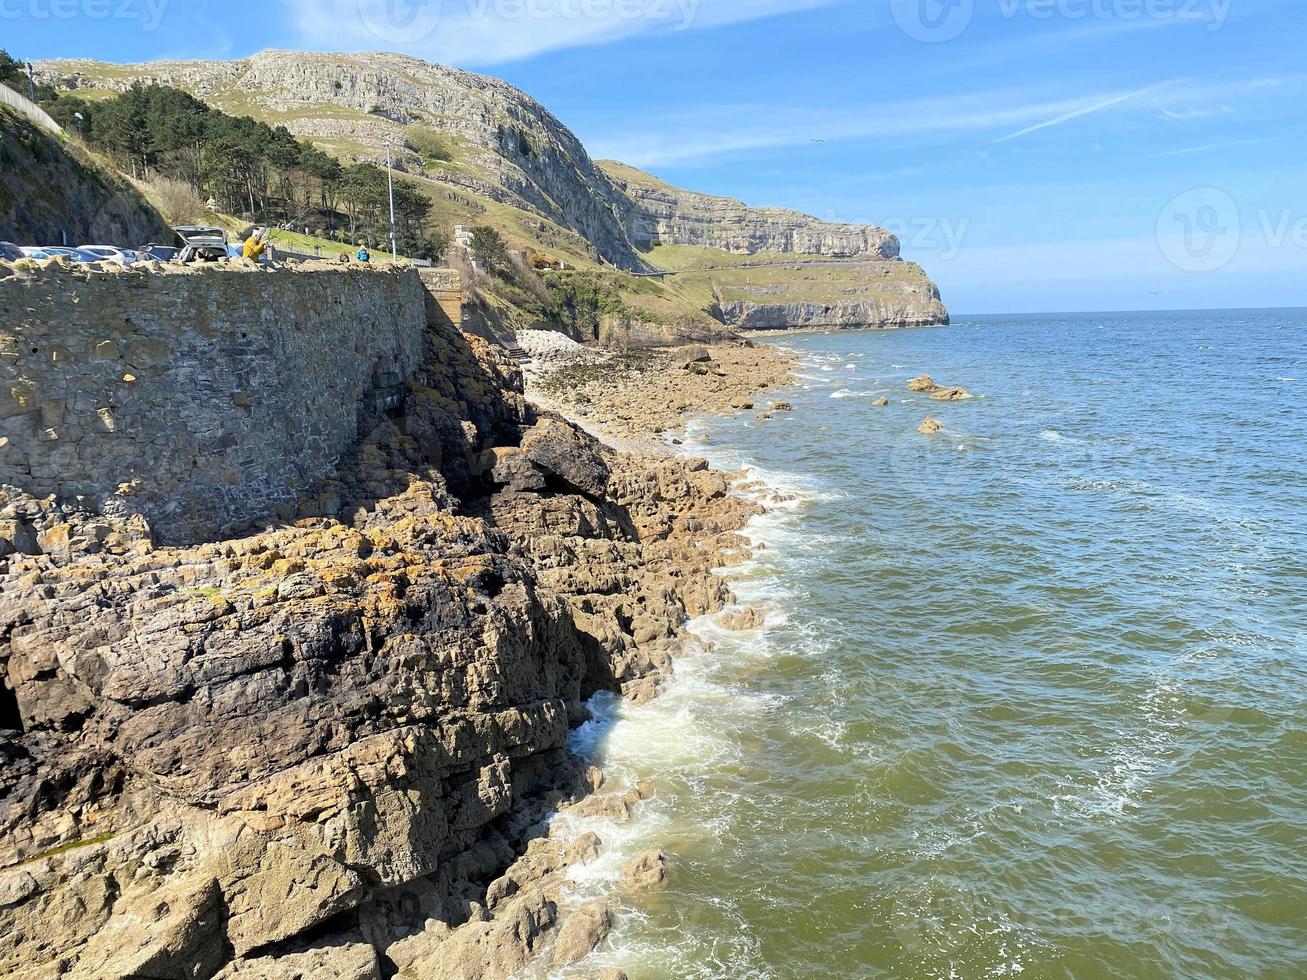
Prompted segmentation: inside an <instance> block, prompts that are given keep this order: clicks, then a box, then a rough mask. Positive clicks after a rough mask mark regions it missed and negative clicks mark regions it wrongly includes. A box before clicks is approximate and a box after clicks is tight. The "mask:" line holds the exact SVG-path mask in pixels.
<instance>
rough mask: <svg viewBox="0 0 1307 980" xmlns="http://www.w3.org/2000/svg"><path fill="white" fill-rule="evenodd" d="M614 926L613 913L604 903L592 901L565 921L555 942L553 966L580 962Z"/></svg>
mask: <svg viewBox="0 0 1307 980" xmlns="http://www.w3.org/2000/svg"><path fill="white" fill-rule="evenodd" d="M612 928H613V914H612V912H611V911H610V910H609V909H608V906H606V905H604V904H603V903H601V902H591V903H590V904H589V905H584V906H582V907H581V908H579V909H577V910H576V911H575V912H573V913H572V914H571V915H569V916H568V917H567V918H565V919H564V920H563V924H562V926H561V927H560V928H559V930H558V939H557V941H556V942H555V943H554V966H571V965H572V964H573V963H579V962H581V960H583V959H585V958H586V957H587V956H589V955H590V953H591V952H592V951H593V950H594V948H595V947H596V946H598V945H599V944H600V943H601V942H603V941H604V937H606V936H607V935H608V933H609V932H610V931H611V930H612Z"/></svg>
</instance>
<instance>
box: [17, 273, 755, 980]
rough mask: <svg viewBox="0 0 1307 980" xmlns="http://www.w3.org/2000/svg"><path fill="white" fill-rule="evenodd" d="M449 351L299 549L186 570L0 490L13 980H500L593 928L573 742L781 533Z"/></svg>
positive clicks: (247, 544)
mask: <svg viewBox="0 0 1307 980" xmlns="http://www.w3.org/2000/svg"><path fill="white" fill-rule="evenodd" d="M8 271H9V270H8V269H7V268H6V267H3V266H2V265H0V275H3V274H6V273H8ZM31 274H33V275H41V274H44V273H31ZM209 275H217V276H222V275H234V276H241V275H242V273H239V272H235V271H232V272H221V271H215V272H213V273H210V274H209ZM0 313H3V315H4V317H5V319H6V321H8V320H9V318H11V317H12V318H14V319H15V321H16V322H18V323H19V328H20V332H21V330H22V328H23V324H24V323H25V322H27V321H26V320H25V319H24V317H23V316H22V315H21V314H20V311H18V310H16V309H12V308H5V309H3V310H0ZM29 319H30V318H29ZM232 326H233V328H235V327H236V326H237V325H236V324H233V325H232ZM423 345H424V347H423V352H422V355H421V359H420V362H419V364H418V366H417V369H416V371H415V374H414V377H413V378H412V380H411V381H410V382H409V383H408V384H407V386H406V388H407V398H406V399H405V403H404V409H403V411H402V412H399V413H395V412H394V411H390V412H387V411H384V410H381V409H376V410H371V411H368V410H365V411H364V414H363V416H362V418H361V423H360V425H361V428H360V431H361V433H362V437H361V439H360V440H359V441H358V442H357V444H356V445H355V446H354V448H353V449H352V450H351V451H350V452H349V453H348V454H347V456H346V458H345V459H344V460H343V461H342V463H341V465H340V467H339V469H338V470H337V471H336V472H335V473H334V474H333V475H332V476H330V477H329V478H328V479H327V480H325V481H323V482H321V483H319V484H318V485H317V486H314V487H310V488H306V490H305V492H304V495H303V497H302V499H301V503H300V509H299V513H300V515H301V519H300V520H298V521H296V522H294V523H281V524H280V525H279V526H277V527H276V528H274V529H270V530H267V531H264V532H262V533H258V534H254V535H250V536H246V537H237V538H215V539H213V540H210V541H205V542H200V543H197V544H194V545H192V546H190V547H185V548H179V547H160V546H159V545H158V543H157V542H156V541H155V540H154V536H153V534H152V533H151V529H150V527H149V526H148V523H147V522H146V521H145V520H144V519H143V518H142V517H141V516H140V515H137V516H134V517H132V518H130V519H127V520H121V519H118V518H115V517H114V516H113V515H112V514H105V513H102V512H97V511H95V510H93V509H91V508H89V507H87V506H85V504H84V503H82V502H79V501H78V500H76V499H74V498H73V497H71V496H70V495H63V496H53V497H36V496H33V495H32V494H31V493H30V492H28V491H27V490H26V489H25V488H23V487H21V486H18V487H16V486H7V487H4V488H3V491H2V492H0V681H2V683H0V760H3V765H0V975H4V976H6V977H15V978H25V980H35V978H46V977H53V976H60V977H68V978H88V980H90V978H96V980H99V978H105V977H136V976H149V977H157V978H199V980H207V978H209V977H213V976H215V975H221V976H222V977H223V978H224V980H228V978H232V977H271V976H278V977H280V976H314V977H323V978H331V977H346V976H348V977H352V978H378V980H379V978H380V977H381V976H382V975H383V969H384V971H385V975H393V974H394V973H395V972H396V971H400V974H401V975H402V976H406V977H413V978H416V977H422V978H430V977H438V978H439V977H451V978H452V977H488V976H505V975H508V974H509V973H511V972H512V971H513V970H514V969H516V968H518V967H519V966H521V965H522V964H523V963H524V962H525V960H526V958H527V957H528V956H530V955H531V954H532V953H533V952H535V951H536V950H538V948H539V947H540V946H541V945H543V944H545V943H547V942H550V941H551V937H552V936H553V935H554V934H555V929H556V928H558V927H559V926H560V925H561V926H563V927H566V923H567V921H569V917H570V915H571V909H569V908H568V906H567V903H566V899H565V896H564V895H563V894H562V892H561V882H560V881H559V879H558V875H559V873H560V870H561V869H563V868H565V867H566V866H567V864H568V863H571V862H575V861H581V860H586V859H588V858H590V857H593V855H594V852H595V851H596V850H597V848H598V846H599V845H598V842H597V841H588V842H587V841H581V842H578V843H577V846H576V847H571V848H565V847H564V846H563V844H562V843H561V842H554V841H549V840H544V839H542V838H543V836H544V834H545V826H544V824H543V823H542V820H543V819H544V818H545V816H546V815H547V814H548V813H549V812H551V810H552V809H554V808H556V807H558V806H559V805H563V804H567V803H569V802H571V801H574V800H577V799H578V798H579V797H580V796H581V795H583V794H585V793H586V792H588V791H590V790H592V789H594V788H595V787H596V786H597V785H598V781H599V778H600V777H599V776H598V775H597V774H596V773H594V772H592V771H588V770H586V768H585V767H584V766H582V765H580V764H579V763H578V762H577V761H576V760H575V759H573V758H572V757H570V756H569V755H568V754H567V753H566V752H565V750H564V738H565V735H566V733H567V731H568V728H569V726H570V725H573V724H576V723H578V722H579V721H581V720H583V719H584V718H585V717H586V712H585V708H584V705H583V702H584V700H585V699H586V698H588V697H589V696H590V695H591V694H593V693H594V692H596V691H599V690H611V691H616V692H620V693H622V694H624V695H625V696H627V697H628V698H631V699H634V700H641V699H644V698H647V697H650V696H652V695H653V693H654V691H655V689H656V687H657V685H658V683H659V679H660V678H661V677H662V676H663V675H664V673H665V672H666V671H667V670H668V669H669V665H670V653H671V651H672V650H673V649H674V648H675V647H676V645H677V643H678V631H679V627H680V624H681V623H682V622H683V621H684V620H685V619H686V617H687V616H688V615H692V614H697V613H701V612H704V611H709V610H714V609H718V608H721V607H722V605H723V604H724V603H726V602H728V601H729V599H730V594H729V591H728V589H727V587H726V585H725V583H724V582H723V580H722V579H720V578H719V577H717V576H715V575H713V574H712V573H711V568H712V567H713V566H716V565H719V564H721V563H722V562H723V553H724V552H725V551H730V550H738V549H739V548H740V546H741V542H740V540H739V539H738V538H737V537H736V536H735V535H734V534H733V533H732V532H733V530H734V529H736V528H738V527H740V526H741V525H742V524H743V522H744V521H745V520H746V519H747V518H748V517H749V516H750V514H751V513H752V512H753V511H752V509H751V507H750V506H749V505H747V504H746V503H745V502H743V501H741V500H739V499H736V498H733V497H731V496H729V495H728V493H727V486H728V484H727V481H726V479H725V478H724V477H723V476H721V475H720V474H716V473H712V472H709V471H708V470H707V468H706V467H705V466H703V465H702V464H695V463H684V462H680V461H675V460H663V461H651V462H645V461H641V460H636V459H634V458H632V457H627V456H623V455H621V454H618V453H615V452H613V451H611V450H608V449H605V448H604V447H602V446H600V445H599V444H598V443H596V442H595V441H594V440H593V439H591V438H590V437H589V436H587V435H585V434H584V433H582V432H580V431H579V430H577V429H575V428H573V427H572V426H571V425H569V424H567V423H566V422H564V421H562V420H561V419H558V418H556V417H551V416H548V415H541V414H539V413H537V412H536V411H534V410H533V409H532V408H531V407H530V406H529V405H528V404H527V403H526V402H525V401H524V400H523V398H522V396H521V394H520V391H521V376H520V374H519V373H518V372H517V370H516V367H515V366H514V365H512V364H511V362H508V361H507V360H506V359H505V358H503V357H502V356H501V355H499V354H497V353H496V352H495V351H494V350H493V349H492V348H491V347H489V346H488V345H486V344H485V343H484V342H482V341H480V340H478V339H476V338H472V337H468V336H465V335H462V334H460V333H458V332H457V331H456V330H454V329H452V328H450V327H447V326H441V325H439V324H437V323H432V324H431V325H430V327H429V328H428V330H427V331H426V333H425V336H424V338H423ZM61 356H65V357H68V358H71V359H74V360H81V359H89V358H91V357H93V356H94V352H93V350H92V349H90V348H88V347H85V346H84V345H80V344H78V345H71V346H68V347H67V348H66V349H65V351H64V353H63V355H61ZM268 356H270V357H275V356H277V355H276V354H275V353H274V354H269V355H268ZM324 380H325V379H324ZM253 397H254V398H255V399H256V400H257V399H258V398H259V397H261V396H260V393H259V392H257V391H256V392H253ZM124 446H125V447H126V446H130V443H125V444H124ZM127 451H128V454H129V455H128V456H124V457H122V458H115V456H114V454H113V453H112V452H108V453H107V454H106V466H109V467H114V466H118V467H122V468H123V469H124V471H125V470H126V469H128V468H130V466H131V459H130V450H127ZM622 805H627V804H622ZM528 845H529V846H528ZM510 865H512V870H510V871H509V874H508V877H504V878H501V875H504V873H505V869H506V868H509V866H510Z"/></svg>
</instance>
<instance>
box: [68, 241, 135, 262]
mask: <svg viewBox="0 0 1307 980" xmlns="http://www.w3.org/2000/svg"><path fill="white" fill-rule="evenodd" d="M77 250H78V251H79V252H89V253H90V254H92V255H94V256H95V257H96V261H99V262H121V263H122V264H123V265H131V264H132V263H133V262H137V261H139V260H140V258H141V253H140V252H137V251H136V250H135V249H130V248H117V247H116V246H114V245H79V246H77Z"/></svg>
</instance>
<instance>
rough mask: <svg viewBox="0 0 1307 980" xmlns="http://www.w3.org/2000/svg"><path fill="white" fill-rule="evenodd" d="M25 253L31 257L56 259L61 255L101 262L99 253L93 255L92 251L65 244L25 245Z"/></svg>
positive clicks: (81, 260) (77, 259)
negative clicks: (84, 250) (69, 246)
mask: <svg viewBox="0 0 1307 980" xmlns="http://www.w3.org/2000/svg"><path fill="white" fill-rule="evenodd" d="M22 248H23V254H24V255H25V256H27V258H29V259H54V258H58V257H59V256H61V255H62V256H65V257H66V258H69V259H72V260H73V261H74V262H99V261H101V259H100V257H99V256H98V255H92V254H91V253H90V252H83V251H81V250H80V249H76V248H68V247H67V246H65V245H39V246H38V245H24V246H23V247H22Z"/></svg>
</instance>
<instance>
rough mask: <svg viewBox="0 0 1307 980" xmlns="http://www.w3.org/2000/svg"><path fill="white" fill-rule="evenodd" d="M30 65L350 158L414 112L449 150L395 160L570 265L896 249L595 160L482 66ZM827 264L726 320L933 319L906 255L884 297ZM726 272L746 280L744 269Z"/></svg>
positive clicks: (390, 61)
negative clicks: (231, 116)
mask: <svg viewBox="0 0 1307 980" xmlns="http://www.w3.org/2000/svg"><path fill="white" fill-rule="evenodd" d="M38 67H39V72H38V74H39V76H40V78H41V79H42V80H43V81H46V82H49V83H51V84H54V85H56V86H60V87H63V88H65V89H73V90H77V89H83V88H91V89H96V90H100V91H105V90H108V91H116V90H122V89H124V88H126V87H127V86H129V85H130V84H132V83H133V82H136V81H147V82H148V81H156V82H160V83H163V84H168V85H174V86H177V87H179V88H183V89H186V90H188V91H190V92H192V93H193V94H195V95H196V96H198V97H200V98H203V99H204V100H206V101H207V102H210V103H211V104H213V105H215V106H218V107H219V108H222V109H225V110H226V111H228V112H232V113H237V114H248V113H251V112H253V113H254V114H255V115H258V116H260V117H261V118H264V119H265V120H266V121H268V122H271V123H274V124H280V125H285V126H286V127H287V128H289V129H290V130H291V132H293V133H295V134H296V135H299V136H302V137H305V138H309V139H312V140H314V141H315V142H317V143H318V144H320V145H321V146H323V147H325V148H327V149H328V150H330V151H332V152H335V153H337V154H338V155H340V156H342V157H345V158H350V159H355V158H365V159H378V158H383V157H384V149H383V146H384V142H385V140H386V139H387V138H392V139H394V140H395V141H396V145H398V146H400V147H403V146H404V141H405V133H404V130H405V127H406V126H407V125H411V124H418V123H420V124H423V125H425V126H428V127H430V128H431V129H433V130H435V131H436V132H438V133H439V134H441V135H442V136H444V137H445V138H446V139H447V140H448V141H449V146H450V149H451V155H452V159H451V160H449V161H446V162H443V163H434V162H432V161H429V160H424V159H423V158H422V157H421V156H420V155H419V154H417V153H416V152H414V151H410V150H401V152H400V153H399V156H398V161H397V162H398V165H399V167H400V168H401V169H404V170H407V171H408V172H409V173H410V174H411V175H412V176H413V177H414V178H416V179H417V180H418V181H419V183H420V185H421V186H424V187H426V188H427V190H428V191H429V192H430V193H432V195H433V197H434V198H436V199H437V202H438V204H440V205H441V207H442V209H443V210H444V211H447V212H449V213H450V214H452V215H453V220H458V221H471V222H481V221H488V222H490V223H492V224H494V223H496V222H499V223H500V225H501V230H503V231H505V232H506V233H507V234H508V235H509V237H510V238H512V239H514V240H516V241H519V242H524V243H527V244H529V245H531V246H532V247H539V248H540V249H542V250H544V251H546V252H554V251H557V252H559V253H561V254H566V253H568V252H569V251H570V252H571V254H572V255H573V257H574V258H573V263H574V264H576V262H577V261H578V260H577V259H576V258H575V256H577V255H581V256H584V258H583V259H582V260H579V261H580V263H581V264H582V265H584V264H585V263H587V262H592V261H593V260H599V259H602V260H603V261H605V262H608V263H611V264H613V265H616V266H618V267H620V268H625V269H633V270H641V271H648V270H650V269H655V268H664V269H666V268H670V269H672V270H673V271H676V272H678V273H681V272H683V271H684V268H683V266H681V265H674V266H667V265H666V264H664V263H663V262H662V259H661V257H660V253H661V252H662V251H665V249H666V248H667V247H690V248H695V249H701V250H703V251H704V254H705V255H706V256H708V257H709V259H705V260H704V261H701V262H698V263H696V264H697V265H705V264H708V262H709V260H710V259H711V257H712V256H715V255H716V254H717V253H718V252H720V253H722V254H723V255H725V256H727V257H732V256H753V257H758V258H772V259H775V260H778V261H779V260H785V261H787V262H789V263H791V264H792V263H793V262H794V261H796V260H800V259H808V260H812V261H817V260H822V261H828V262H831V263H839V262H851V263H855V264H860V265H861V264H867V263H893V262H895V261H896V260H897V258H898V256H899V242H898V240H897V239H896V238H895V237H894V236H893V235H891V234H890V233H889V232H887V231H885V230H884V229H881V228H876V227H874V226H869V225H850V224H839V223H832V222H823V221H819V220H817V219H816V218H813V217H810V216H808V215H805V214H801V213H799V212H797V211H788V210H784V209H777V208H750V207H748V206H746V205H745V204H743V203H741V202H740V201H736V200H732V199H730V198H722V197H713V196H710V195H705V194H698V193H695V192H693V191H686V190H681V189H679V188H674V187H671V186H670V185H668V184H666V183H664V182H662V181H660V180H658V179H657V178H655V177H652V176H651V175H649V174H646V173H643V172H641V171H639V170H636V169H635V168H632V167H628V166H625V165H623V164H619V163H610V162H604V163H602V164H600V165H596V163H595V162H594V161H592V160H591V159H590V157H589V155H588V154H587V153H586V150H585V148H584V147H583V146H582V145H581V143H580V141H579V140H578V139H577V138H576V136H575V135H574V134H573V133H572V132H571V131H570V130H568V129H567V128H566V127H565V126H564V125H563V124H562V123H561V122H559V121H558V120H557V119H556V118H555V117H554V116H552V115H551V114H550V113H549V112H548V111H547V110H546V109H545V108H544V107H543V106H541V105H540V104H539V103H538V102H536V101H535V100H534V99H531V98H530V97H529V96H527V95H526V94H524V93H522V92H521V91H519V90H517V89H515V88H513V87H512V86H510V85H508V84H506V83H504V82H502V81H499V80H497V79H493V78H487V77H484V76H481V75H473V74H469V73H467V72H463V71H459V70H457V69H453V68H446V67H443V66H440V65H432V64H428V63H426V62H423V61H420V60H418V59H415V58H409V57H405V56H402V55H394V54H380V53H369V54H353V55H335V54H333V55H327V54H312V53H303V52H283V51H267V52H263V53H262V54H259V55H256V56H254V57H253V58H249V59H246V60H243V61H233V62H155V63H150V64H144V65H129V66H118V65H103V64H97V63H94V62H77V61H52V62H45V63H43V64H41V65H40V66H38ZM445 205H448V207H445ZM503 206H507V207H508V208H511V209H515V211H514V212H513V213H512V214H511V215H508V216H505V215H503V214H501V213H499V212H500V211H502V208H503ZM497 209H499V210H498V211H497ZM451 223H453V221H451ZM651 250H652V252H651ZM833 268H835V270H836V271H837V272H838V273H840V274H841V275H842V276H843V277H844V278H845V279H846V280H848V282H846V283H845V286H846V287H848V289H849V290H850V292H849V293H848V294H847V296H846V298H844V299H841V300H838V301H837V302H835V303H830V302H827V301H826V300H825V299H824V298H821V301H820V302H818V301H817V299H815V298H814V297H813V296H812V295H810V290H808V289H807V288H806V284H805V282H806V281H805V279H804V277H803V276H802V275H798V276H796V277H794V278H791V279H788V280H785V279H780V278H777V277H775V276H773V277H772V281H771V282H770V283H769V285H770V286H772V287H776V292H775V295H774V297H772V296H768V297H764V298H763V299H762V300H761V301H759V300H757V299H756V298H755V297H753V296H740V297H738V299H739V300H740V301H742V302H746V303H753V304H754V305H756V306H760V307H765V310H764V311H762V312H755V313H753V314H752V315H739V316H737V317H736V319H735V321H730V320H727V321H726V323H727V325H728V326H738V327H742V328H748V327H749V326H750V325H751V324H753V323H760V322H766V323H767V324H768V325H772V324H775V323H781V322H783V318H784V317H785V316H786V315H787V314H788V313H790V312H794V313H795V314H796V316H798V319H796V320H795V322H793V323H786V324H785V325H787V326H813V325H820V326H896V325H903V324H907V323H912V324H927V323H945V322H947V311H945V310H944V307H943V305H942V304H941V303H940V302H939V298H938V290H936V289H935V287H934V285H933V284H932V283H930V281H929V279H927V278H926V276H925V274H924V273H923V272H921V270H920V269H919V268H918V267H916V266H912V265H910V264H905V266H904V268H902V269H899V270H897V271H895V272H894V276H895V277H896V278H898V279H901V280H903V279H906V278H907V277H908V276H909V275H910V276H913V277H915V278H917V279H919V280H920V281H919V282H918V283H916V284H915V285H914V286H913V288H912V289H911V290H909V291H907V292H905V293H901V294H899V295H898V296H896V297H894V298H893V300H892V301H887V300H886V298H885V297H884V296H882V295H881V294H880V293H879V292H878V291H877V290H878V287H879V286H880V285H881V284H882V283H881V282H880V280H881V279H882V278H883V277H882V274H881V273H880V272H879V271H876V272H875V274H874V276H873V277H872V281H870V282H869V283H868V284H867V286H868V288H866V289H862V288H861V287H860V286H859V284H858V283H857V282H856V281H855V275H856V273H857V272H858V269H857V268H856V267H854V266H839V265H835V266H833ZM688 278H690V279H693V277H688ZM737 278H738V277H737V276H736V275H735V273H733V272H732V271H731V270H730V269H726V270H722V271H721V272H720V274H717V275H715V276H713V277H712V279H711V281H709V280H708V279H700V280H699V281H698V282H693V281H692V282H690V284H689V285H690V289H688V290H686V291H684V292H685V297H684V298H685V299H688V300H692V302H693V306H694V307H697V308H698V309H699V310H702V311H707V310H709V309H713V311H714V312H717V310H716V309H715V308H714V306H713V299H714V297H713V295H712V292H713V290H712V286H713V285H717V286H719V287H721V289H722V290H724V291H726V292H729V291H730V289H731V287H732V285H733V284H734V283H735V281H736V279H737ZM740 282H741V284H742V285H743V284H746V282H747V277H746V279H744V280H740ZM665 285H666V286H667V287H668V290H669V292H670V293H672V294H674V298H677V299H678V300H679V299H680V298H682V297H681V293H682V292H683V291H681V290H680V288H679V286H680V282H679V281H678V280H673V279H669V280H667V281H666V282H665ZM696 285H698V286H702V287H703V288H699V289H696V288H694V287H695V286H696ZM932 293H933V294H934V296H933V299H932V297H931V294H932ZM848 297H851V298H848ZM827 306H832V307H833V308H834V309H833V312H832V313H831V314H827V313H825V312H823V313H822V314H821V315H820V316H816V317H815V319H814V314H813V312H812V311H813V310H814V309H816V308H818V307H820V308H821V309H822V310H823V311H824V310H825V307H827ZM691 308H693V307H691ZM882 309H888V310H889V316H890V319H887V320H879V319H875V318H876V317H878V316H879V315H880V311H881V310H882ZM655 332H656V331H655Z"/></svg>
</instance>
